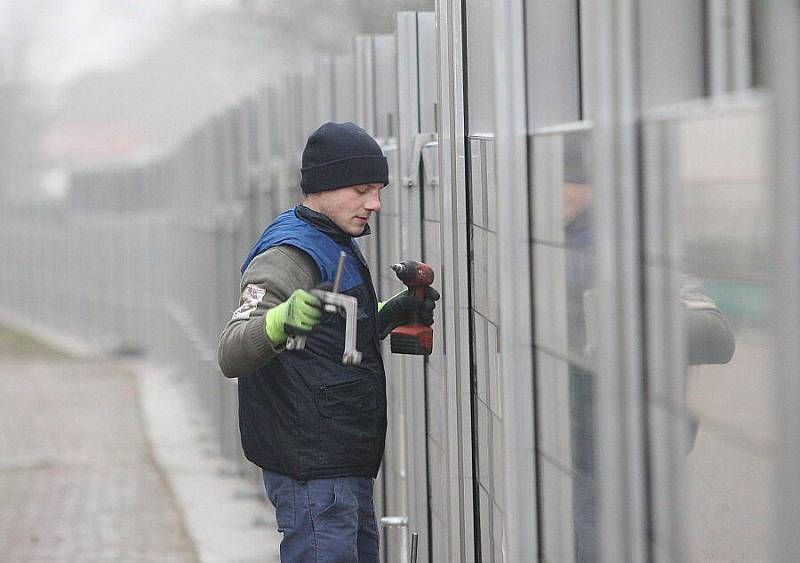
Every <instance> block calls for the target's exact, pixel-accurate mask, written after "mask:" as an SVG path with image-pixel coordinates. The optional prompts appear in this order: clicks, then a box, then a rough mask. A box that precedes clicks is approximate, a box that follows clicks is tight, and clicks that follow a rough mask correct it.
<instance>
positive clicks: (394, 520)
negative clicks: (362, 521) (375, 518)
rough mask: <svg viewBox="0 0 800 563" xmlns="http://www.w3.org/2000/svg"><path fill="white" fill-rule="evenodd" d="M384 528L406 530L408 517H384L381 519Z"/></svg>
mask: <svg viewBox="0 0 800 563" xmlns="http://www.w3.org/2000/svg"><path fill="white" fill-rule="evenodd" d="M381 526H383V527H384V528H405V527H407V526H408V516H384V517H383V518H381Z"/></svg>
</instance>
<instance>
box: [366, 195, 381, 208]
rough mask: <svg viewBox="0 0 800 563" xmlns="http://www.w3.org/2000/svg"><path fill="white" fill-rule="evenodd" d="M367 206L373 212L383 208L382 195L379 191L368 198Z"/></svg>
mask: <svg viewBox="0 0 800 563" xmlns="http://www.w3.org/2000/svg"><path fill="white" fill-rule="evenodd" d="M364 207H366V208H367V209H368V210H369V211H371V212H377V211H380V210H381V196H380V193H379V192H375V193H374V194H372V195H371V196H370V197H369V199H368V200H367V203H366V205H365V206H364Z"/></svg>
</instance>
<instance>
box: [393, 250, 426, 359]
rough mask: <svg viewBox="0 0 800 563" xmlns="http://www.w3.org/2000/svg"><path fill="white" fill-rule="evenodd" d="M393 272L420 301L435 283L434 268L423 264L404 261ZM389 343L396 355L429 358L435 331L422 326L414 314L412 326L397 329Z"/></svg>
mask: <svg viewBox="0 0 800 563" xmlns="http://www.w3.org/2000/svg"><path fill="white" fill-rule="evenodd" d="M392 270H394V272H395V274H397V277H398V278H400V281H401V282H403V283H404V284H405V285H406V286H407V287H408V290H409V291H410V292H412V293H413V294H414V295H416V296H417V297H419V298H420V299H424V298H425V288H426V287H427V286H429V285H431V284H432V283H433V277H434V276H433V268H431V267H430V266H428V265H427V264H424V263H422V262H415V261H413V260H404V261H402V262H400V263H399V264H394V265H393V266H392ZM389 342H390V345H391V349H392V352H393V353H395V354H411V355H415V356H428V355H430V353H431V352H433V329H432V328H431V327H429V326H426V325H423V324H420V323H419V320H418V319H417V316H416V314H414V315H413V316H412V318H411V324H407V325H403V326H400V327H397V328H396V329H394V330H393V331H392V332H391V336H390V339H389Z"/></svg>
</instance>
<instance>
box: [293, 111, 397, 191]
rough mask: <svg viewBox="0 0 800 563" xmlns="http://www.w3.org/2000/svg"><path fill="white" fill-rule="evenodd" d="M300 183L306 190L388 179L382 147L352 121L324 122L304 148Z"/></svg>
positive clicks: (383, 181)
mask: <svg viewBox="0 0 800 563" xmlns="http://www.w3.org/2000/svg"><path fill="white" fill-rule="evenodd" d="M300 175H301V178H300V187H301V188H302V189H303V193H306V194H309V193H314V192H322V191H325V190H335V189H338V188H344V187H347V186H356V185H360V184H383V185H384V186H385V185H386V184H388V183H389V165H388V164H387V162H386V157H385V156H383V152H382V151H381V147H380V146H379V145H378V143H376V142H375V139H373V138H372V137H371V136H370V134H369V133H367V132H366V131H364V130H363V129H362V128H361V127H359V126H358V125H356V124H354V123H325V124H324V125H322V126H321V127H320V128H319V129H317V130H316V131H314V132H313V133H312V134H311V136H310V137H309V138H308V141H307V142H306V148H305V149H304V150H303V161H302V167H301V168H300Z"/></svg>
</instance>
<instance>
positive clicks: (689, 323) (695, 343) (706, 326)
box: [681, 281, 736, 366]
mask: <svg viewBox="0 0 800 563" xmlns="http://www.w3.org/2000/svg"><path fill="white" fill-rule="evenodd" d="M681 301H682V302H683V305H684V315H685V316H684V322H685V327H686V328H685V330H686V338H687V356H688V360H689V365H690V366H695V365H699V364H726V363H728V362H729V361H730V360H731V358H732V357H733V352H734V350H735V349H736V339H735V337H734V335H733V330H731V327H730V325H729V324H728V320H727V319H726V318H725V315H723V314H722V312H721V311H720V310H719V309H718V308H717V305H716V304H715V303H714V301H713V300H712V299H711V298H710V297H708V296H707V295H705V294H704V293H703V292H702V291H701V290H700V289H699V287H698V286H697V285H694V284H692V283H690V282H688V281H684V284H683V286H682V287H681Z"/></svg>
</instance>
